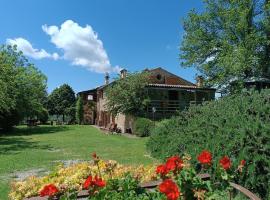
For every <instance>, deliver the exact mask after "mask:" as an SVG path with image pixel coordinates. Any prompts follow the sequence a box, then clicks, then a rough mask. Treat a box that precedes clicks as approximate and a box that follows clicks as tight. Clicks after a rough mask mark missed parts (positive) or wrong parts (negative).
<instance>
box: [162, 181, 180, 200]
mask: <svg viewBox="0 0 270 200" xmlns="http://www.w3.org/2000/svg"><path fill="white" fill-rule="evenodd" d="M159 191H160V192H161V193H164V194H165V195H166V197H167V199H168V200H177V199H178V197H179V196H180V192H179V189H178V187H177V185H176V184H175V183H174V182H173V181H172V180H170V179H166V180H165V181H163V182H162V183H161V184H160V185H159Z"/></svg>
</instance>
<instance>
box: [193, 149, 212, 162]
mask: <svg viewBox="0 0 270 200" xmlns="http://www.w3.org/2000/svg"><path fill="white" fill-rule="evenodd" d="M197 159H198V161H199V162H200V163H201V164H208V165H210V164H211V162H212V154H211V153H210V152H209V151H206V150H204V151H202V152H201V154H200V155H199V156H198V157H197Z"/></svg>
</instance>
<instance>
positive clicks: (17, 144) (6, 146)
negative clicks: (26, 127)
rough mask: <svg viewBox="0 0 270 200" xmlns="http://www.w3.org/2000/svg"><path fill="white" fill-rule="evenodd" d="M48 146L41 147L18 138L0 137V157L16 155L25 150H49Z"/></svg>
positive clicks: (36, 143)
mask: <svg viewBox="0 0 270 200" xmlns="http://www.w3.org/2000/svg"><path fill="white" fill-rule="evenodd" d="M51 148H52V147H51V146H50V145H41V144H39V143H38V142H32V141H29V140H28V139H25V138H20V137H18V138H17V137H16V138H15V137H0V155H3V154H6V155H7V154H9V155H10V154H17V153H20V152H21V151H24V150H26V149H32V150H33V149H42V150H47V149H51Z"/></svg>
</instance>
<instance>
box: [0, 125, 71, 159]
mask: <svg viewBox="0 0 270 200" xmlns="http://www.w3.org/2000/svg"><path fill="white" fill-rule="evenodd" d="M71 129H72V127H69V126H39V127H31V128H30V127H18V128H14V129H13V130H11V131H9V132H2V133H0V155H1V154H2V155H3V154H17V153H19V152H20V151H24V150H26V149H41V150H49V149H52V148H53V147H51V146H50V145H44V144H40V143H39V142H35V141H32V140H31V138H29V139H28V138H27V137H20V136H31V135H36V134H52V133H56V132H61V131H67V130H71Z"/></svg>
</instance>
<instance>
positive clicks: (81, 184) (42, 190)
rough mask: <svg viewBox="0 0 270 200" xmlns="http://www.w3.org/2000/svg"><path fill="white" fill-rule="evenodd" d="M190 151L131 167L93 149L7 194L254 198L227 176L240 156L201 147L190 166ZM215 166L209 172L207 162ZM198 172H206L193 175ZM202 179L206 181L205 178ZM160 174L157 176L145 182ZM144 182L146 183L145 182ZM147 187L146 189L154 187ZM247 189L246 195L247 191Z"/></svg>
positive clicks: (17, 197)
mask: <svg viewBox="0 0 270 200" xmlns="http://www.w3.org/2000/svg"><path fill="white" fill-rule="evenodd" d="M190 160H191V158H190V156H188V155H184V156H183V157H182V158H180V157H179V156H173V157H170V158H168V159H167V161H166V163H164V164H162V165H159V166H157V167H156V168H155V167H154V166H147V167H143V166H140V167H131V166H123V165H119V164H118V163H117V162H115V161H103V160H101V159H100V158H99V157H98V156H97V155H96V154H93V162H91V163H82V164H77V165H74V166H71V167H68V168H62V167H58V169H57V170H55V172H54V173H52V174H50V175H49V176H46V177H42V178H36V177H30V178H28V179H27V180H26V181H24V182H16V183H13V184H12V191H11V193H10V197H11V199H14V200H21V199H24V198H25V197H31V196H37V195H39V196H41V197H45V199H48V198H49V199H60V200H75V199H79V198H78V197H79V196H84V197H88V198H89V199H96V200H103V199H108V200H109V199H117V200H129V199H130V200H133V199H138V200H150V199H151V200H153V199H156V200H165V199H167V200H180V199H185V200H189V199H190V200H192V199H198V200H204V199H209V200H210V199H212V200H213V199H226V196H228V194H229V195H230V199H233V197H234V195H235V194H234V193H233V190H232V189H233V188H236V189H238V190H240V191H242V192H243V193H244V194H245V195H247V196H249V197H250V198H251V199H259V198H258V197H256V195H253V194H252V193H251V192H249V191H248V190H246V189H244V188H241V186H239V185H237V184H233V183H231V182H230V181H232V180H235V178H237V177H239V176H241V175H242V174H243V173H244V171H245V165H246V163H245V161H244V160H243V161H241V162H240V163H239V164H238V165H234V164H233V163H232V161H231V160H230V158H229V157H227V156H224V157H223V158H221V159H219V161H218V162H214V161H213V160H212V154H211V153H210V152H208V151H203V152H202V153H201V154H200V155H199V156H198V157H197V160H198V165H196V166H195V167H193V166H192V165H190ZM215 164H217V165H218V166H219V167H218V170H217V171H216V172H213V170H212V166H213V165H215ZM202 172H209V173H212V174H211V176H210V175H207V174H206V176H205V175H204V176H202V175H198V174H199V173H202ZM205 178H207V180H205ZM157 179H161V181H155V182H149V181H153V180H157ZM143 182H148V183H144V184H142V183H143ZM156 186H157V188H156V189H152V190H147V189H146V188H155V187H156ZM249 193H250V194H249Z"/></svg>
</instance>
